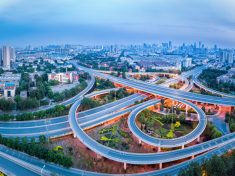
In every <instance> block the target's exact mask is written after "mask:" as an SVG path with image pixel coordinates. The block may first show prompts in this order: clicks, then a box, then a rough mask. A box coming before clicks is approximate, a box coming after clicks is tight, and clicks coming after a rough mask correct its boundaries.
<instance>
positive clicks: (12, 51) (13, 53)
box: [10, 47, 16, 63]
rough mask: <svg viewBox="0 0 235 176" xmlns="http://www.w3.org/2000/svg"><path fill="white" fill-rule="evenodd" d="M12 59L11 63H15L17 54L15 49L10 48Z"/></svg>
mask: <svg viewBox="0 0 235 176" xmlns="http://www.w3.org/2000/svg"><path fill="white" fill-rule="evenodd" d="M10 58H11V62H12V63H15V60H16V54H15V48H12V47H11V48H10Z"/></svg>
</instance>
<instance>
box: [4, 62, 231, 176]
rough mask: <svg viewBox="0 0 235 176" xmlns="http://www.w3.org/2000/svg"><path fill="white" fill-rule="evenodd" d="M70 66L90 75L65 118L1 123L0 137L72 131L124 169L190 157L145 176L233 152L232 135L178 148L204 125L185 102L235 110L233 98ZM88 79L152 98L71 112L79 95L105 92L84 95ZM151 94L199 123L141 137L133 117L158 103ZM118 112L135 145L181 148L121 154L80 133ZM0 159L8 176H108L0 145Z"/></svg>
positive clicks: (202, 117) (134, 98)
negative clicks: (168, 135)
mask: <svg viewBox="0 0 235 176" xmlns="http://www.w3.org/2000/svg"><path fill="white" fill-rule="evenodd" d="M72 63H73V64H74V65H75V66H77V67H78V68H79V69H82V70H84V71H86V72H88V73H90V75H91V80H92V81H90V83H89V84H88V86H87V88H85V89H84V90H83V91H82V92H80V93H79V94H78V95H77V96H76V97H74V98H72V99H70V100H68V101H66V102H64V103H65V105H68V104H72V103H73V105H72V106H71V108H70V111H69V115H68V117H67V116H63V117H57V118H53V119H44V120H35V121H28V122H1V123H0V133H1V134H2V135H3V136H6V137H15V136H22V137H23V136H27V137H38V136H39V135H40V134H45V135H47V137H56V136H61V135H66V134H71V133H73V135H74V137H76V138H79V140H80V141H81V142H82V143H83V144H84V145H86V146H87V147H88V148H90V149H91V150H92V151H94V152H96V153H97V154H100V155H101V156H104V157H106V158H109V159H111V160H115V161H118V162H122V163H124V167H126V164H127V163H130V164H137V165H142V164H157V163H158V164H160V166H159V167H160V168H161V167H162V163H165V162H170V161H176V160H179V159H184V158H187V157H192V159H191V160H188V161H185V162H182V163H180V164H177V165H174V166H171V167H167V168H163V169H161V170H156V171H152V172H148V173H140V174H138V175H164V174H172V175H175V174H177V172H178V171H179V170H180V169H182V168H185V167H187V166H188V164H189V163H190V162H193V161H199V162H202V161H203V160H205V159H207V158H209V157H210V156H212V155H213V154H217V155H221V154H223V153H224V152H226V151H227V150H228V149H233V148H234V146H235V134H234V133H230V134H227V135H224V136H222V137H220V138H217V139H214V140H211V141H207V142H204V143H200V144H197V145H193V146H190V147H185V148H184V145H186V144H188V143H189V142H191V141H193V140H195V139H197V138H199V137H200V135H201V133H202V132H203V131H204V129H205V127H206V124H207V119H206V115H205V113H204V112H203V111H202V110H201V109H200V108H198V107H197V106H196V105H195V104H193V103H191V102H190V101H195V102H203V103H210V104H218V105H226V106H235V99H234V98H233V97H220V98H218V97H213V96H207V95H199V94H194V93H190V92H184V91H180V90H174V89H170V88H165V87H164V88H163V87H161V86H157V85H153V84H151V83H143V82H136V81H132V80H125V79H122V78H117V77H113V76H110V75H107V74H103V73H99V72H97V71H94V70H92V69H88V68H85V67H82V66H78V65H76V63H75V62H72ZM185 76H187V75H185ZM94 77H99V78H102V79H109V80H110V81H112V82H114V83H118V84H121V85H123V86H126V87H130V88H134V89H136V90H139V91H141V92H147V93H149V94H152V95H155V96H156V98H154V99H151V100H147V101H145V102H143V103H140V104H137V105H134V104H135V102H136V101H141V100H144V99H146V98H147V97H146V96H145V95H141V94H133V95H131V96H129V97H127V98H124V99H120V100H117V101H115V102H112V103H109V104H106V105H103V106H100V107H97V108H95V109H91V110H87V111H84V112H79V113H77V109H78V108H79V106H80V103H81V100H82V99H83V98H84V97H93V96H96V95H99V94H103V93H108V92H109V91H111V90H107V91H100V92H96V93H91V94H87V93H88V92H89V91H90V90H91V88H92V87H93V84H94V80H95V79H94ZM85 94H87V95H85ZM157 96H161V97H166V98H169V99H172V100H174V101H176V102H181V103H183V104H185V105H187V106H189V107H191V108H193V109H194V110H195V111H196V112H197V114H198V121H199V123H198V125H197V127H196V128H195V129H194V130H193V131H192V132H191V133H189V134H187V135H185V136H183V137H180V138H176V139H172V140H166V139H158V138H153V137H150V136H148V135H146V134H144V133H143V132H142V131H141V130H140V129H139V128H138V127H137V125H136V123H135V118H136V117H137V115H138V113H139V112H141V111H142V110H144V109H146V108H148V107H149V106H153V105H155V104H158V103H160V99H158V98H157ZM188 100H190V101H188ZM124 114H129V117H128V125H129V128H130V130H131V131H132V133H133V135H135V136H136V137H137V138H138V139H139V140H140V141H143V142H145V143H148V144H151V145H153V146H158V147H169V148H170V147H176V146H182V148H181V149H178V150H172V151H169V152H157V153H141V154H140V153H130V152H123V151H119V150H114V149H111V148H108V147H106V146H104V145H101V144H99V143H98V142H97V141H95V140H94V139H92V138H91V137H89V136H88V135H87V134H86V132H85V131H84V130H85V129H89V128H91V127H94V126H97V125H99V124H102V123H105V122H106V121H109V120H112V119H114V118H117V117H119V116H122V115H124ZM202 153H203V154H202ZM198 154H200V155H199V156H196V157H195V155H198ZM194 157H195V158H194ZM0 158H1V162H0V166H1V167H2V166H4V165H6V167H4V168H5V169H6V170H7V171H8V172H9V175H14V174H16V175H17V173H16V171H15V170H14V169H12V168H16V169H17V170H18V171H19V172H18V174H19V175H50V174H51V173H57V174H59V175H108V174H103V173H94V172H89V171H83V170H79V169H73V168H72V169H66V168H62V167H60V166H57V165H54V164H49V163H45V162H43V161H41V160H38V159H36V158H34V157H31V156H28V155H26V154H24V153H19V152H17V151H14V150H11V149H8V148H6V147H4V146H0ZM1 167H0V169H1ZM135 175H136V174H135Z"/></svg>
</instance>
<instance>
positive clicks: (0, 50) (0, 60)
mask: <svg viewBox="0 0 235 176" xmlns="http://www.w3.org/2000/svg"><path fill="white" fill-rule="evenodd" d="M0 66H2V48H0Z"/></svg>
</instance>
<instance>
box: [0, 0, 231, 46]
mask: <svg viewBox="0 0 235 176" xmlns="http://www.w3.org/2000/svg"><path fill="white" fill-rule="evenodd" d="M234 9H235V1H234V0H0V45H3V44H5V45H12V46H25V45H29V44H31V45H47V44H66V43H69V44H88V45H94V44H137V43H144V42H146V43H161V42H164V41H170V40H171V41H172V42H173V44H180V43H183V42H185V43H193V42H194V41H197V42H198V41H202V42H203V43H205V44H208V45H214V44H217V45H218V46H221V47H232V48H235V47H234V46H235V10H234Z"/></svg>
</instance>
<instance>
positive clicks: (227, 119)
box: [224, 112, 230, 123]
mask: <svg viewBox="0 0 235 176" xmlns="http://www.w3.org/2000/svg"><path fill="white" fill-rule="evenodd" d="M224 121H225V122H226V123H229V122H230V114H229V112H226V114H225V120H224Z"/></svg>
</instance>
